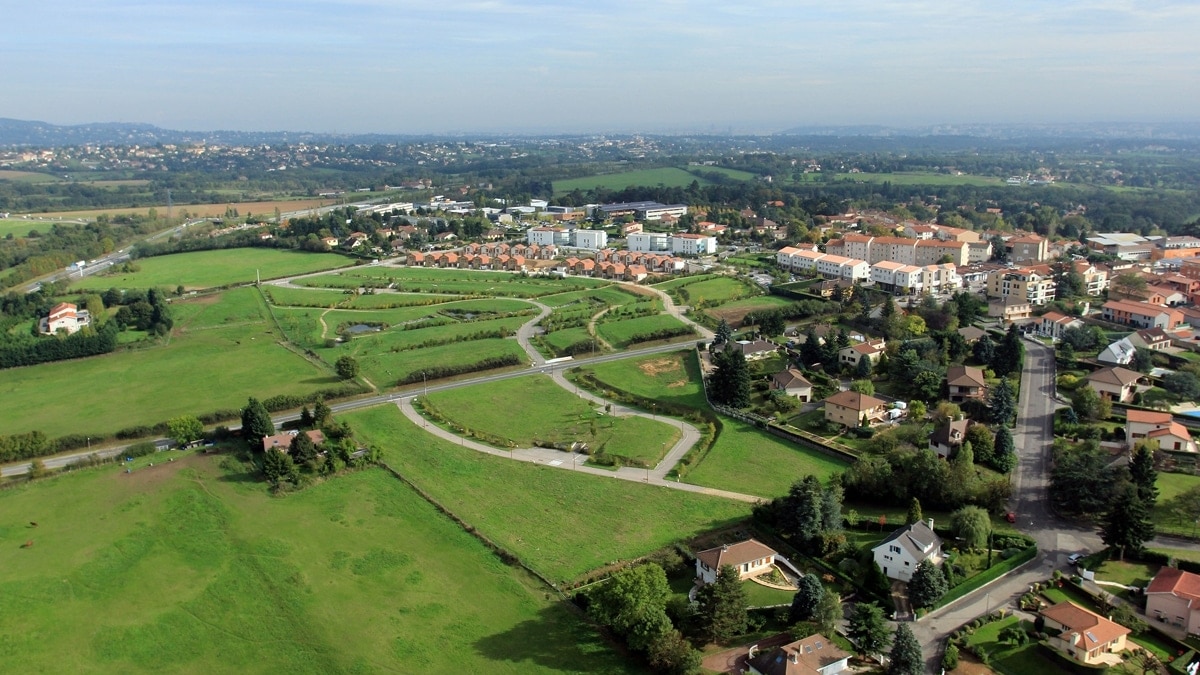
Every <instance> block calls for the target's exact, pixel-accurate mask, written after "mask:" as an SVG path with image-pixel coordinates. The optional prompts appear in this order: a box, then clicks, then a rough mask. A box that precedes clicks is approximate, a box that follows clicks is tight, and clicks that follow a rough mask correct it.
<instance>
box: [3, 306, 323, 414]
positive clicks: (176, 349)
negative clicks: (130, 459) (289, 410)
mask: <svg viewBox="0 0 1200 675" xmlns="http://www.w3.org/2000/svg"><path fill="white" fill-rule="evenodd" d="M255 295H256V293H255V291H254V290H253V289H239V290H236V291H230V292H227V293H224V294H222V295H220V296H210V297H207V298H203V299H199V300H195V301H187V302H176V303H174V304H173V307H174V308H176V316H177V318H176V327H175V335H174V337H172V339H171V341H170V343H169V344H165V345H156V346H151V347H148V348H145V349H138V350H133V351H126V352H116V353H113V354H108V355H105V356H97V357H93V358H88V359H79V360H72V361H57V362H54V363H44V364H41V365H38V366H32V367H28V368H12V369H9V370H5V371H4V376H3V377H2V378H0V408H2V409H3V410H4V411H5V414H4V415H3V416H2V417H0V434H12V433H21V432H26V431H31V430H34V429H39V430H41V431H43V432H45V433H46V434H47V435H48V436H50V437H52V438H53V437H57V436H62V435H65V434H69V433H80V434H97V435H99V434H108V433H112V432H115V431H117V430H119V429H122V428H125V427H129V426H134V425H140V424H155V423H157V422H162V421H165V420H167V419H170V418H171V417H175V416H178V415H182V414H201V413H207V412H211V411H214V410H219V409H232V408H240V407H241V406H243V405H245V403H246V397H247V396H250V395H253V396H257V397H259V398H266V397H269V396H273V395H277V394H296V395H304V394H309V393H312V392H314V391H317V390H320V389H325V388H329V387H332V386H335V385H337V383H338V382H339V380H338V379H337V377H336V376H334V375H333V374H332V372H330V371H327V370H324V369H321V368H318V367H316V366H314V365H313V364H311V363H309V362H308V361H306V360H305V359H304V358H303V357H301V356H299V355H297V354H295V353H294V352H292V351H289V350H288V349H286V348H284V347H283V346H281V345H279V344H277V341H278V340H279V339H280V336H279V335H278V334H277V332H276V331H275V330H274V328H273V327H272V325H271V323H270V321H269V320H268V319H266V318H265V315H264V312H265V310H262V309H261V307H262V305H261V302H260V301H258V300H257V298H256V297H255Z"/></svg>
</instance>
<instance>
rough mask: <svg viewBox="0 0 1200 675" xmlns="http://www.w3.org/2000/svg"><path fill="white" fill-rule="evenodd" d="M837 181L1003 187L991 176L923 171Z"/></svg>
mask: <svg viewBox="0 0 1200 675" xmlns="http://www.w3.org/2000/svg"><path fill="white" fill-rule="evenodd" d="M834 179H835V180H838V181H844V180H849V181H856V182H866V183H885V182H886V183H891V184H892V185H977V186H987V185H1003V184H1004V179H1003V178H995V177H992V176H972V175H969V174H964V175H962V176H954V175H951V174H948V173H930V172H923V171H897V172H895V173H839V174H836V175H835V176H834Z"/></svg>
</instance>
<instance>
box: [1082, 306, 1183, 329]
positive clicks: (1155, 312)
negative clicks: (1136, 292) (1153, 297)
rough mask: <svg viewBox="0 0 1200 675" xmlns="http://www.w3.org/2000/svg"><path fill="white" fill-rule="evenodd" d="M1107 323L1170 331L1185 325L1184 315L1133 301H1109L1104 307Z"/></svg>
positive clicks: (1104, 316) (1174, 310) (1173, 310)
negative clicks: (1182, 324)
mask: <svg viewBox="0 0 1200 675" xmlns="http://www.w3.org/2000/svg"><path fill="white" fill-rule="evenodd" d="M1102 309H1103V318H1104V320H1105V321H1111V322H1113V323H1120V324H1124V325H1127V326H1134V327H1137V328H1155V327H1157V328H1165V329H1167V330H1170V329H1172V328H1175V327H1176V326H1178V325H1179V324H1181V323H1183V313H1182V312H1180V311H1179V310H1177V309H1169V308H1167V307H1161V306H1159V305H1151V304H1148V303H1145V302H1134V301H1132V300H1109V301H1108V302H1106V303H1104V306H1103V308H1102Z"/></svg>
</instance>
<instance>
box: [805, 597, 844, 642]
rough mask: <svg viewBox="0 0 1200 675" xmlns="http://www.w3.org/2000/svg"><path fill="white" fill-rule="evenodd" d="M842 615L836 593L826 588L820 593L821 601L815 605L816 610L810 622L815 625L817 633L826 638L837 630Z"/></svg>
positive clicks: (839, 599) (840, 604)
mask: <svg viewBox="0 0 1200 675" xmlns="http://www.w3.org/2000/svg"><path fill="white" fill-rule="evenodd" d="M842 614H843V612H842V599H841V597H839V596H838V594H837V591H835V590H833V589H831V588H826V589H825V590H824V591H822V593H821V601H820V602H818V603H817V608H816V610H814V611H813V615H812V622H813V623H814V624H816V626H817V632H819V633H820V634H821V635H825V636H827V637H828V636H830V635H833V633H834V631H835V630H837V626H838V623H839V622H841V620H842Z"/></svg>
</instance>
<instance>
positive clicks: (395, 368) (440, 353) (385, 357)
mask: <svg viewBox="0 0 1200 675" xmlns="http://www.w3.org/2000/svg"><path fill="white" fill-rule="evenodd" d="M370 340H371V338H369V337H365V338H358V339H355V340H354V341H352V342H351V343H350V345H349V346H339V347H334V348H333V349H320V350H317V354H318V355H319V356H320V357H321V358H322V359H323V360H325V361H326V362H328V363H335V362H337V360H338V357H340V356H341V355H342V354H344V353H349V354H351V355H352V356H354V357H355V358H357V359H358V364H359V366H360V367H361V369H362V374H363V376H364V377H366V378H368V379H370V380H371V382H372V383H374V384H375V386H377V387H390V386H394V385H395V383H396V382H397V381H399V380H401V379H403V378H405V377H408V376H409V375H412V374H413V373H420V372H421V371H423V370H426V369H429V368H441V367H449V366H460V365H466V364H472V363H479V362H481V361H483V360H486V359H493V358H501V357H504V356H508V355H513V356H516V357H518V358H519V359H521V363H528V360H529V359H528V356H527V355H526V354H525V350H523V349H521V345H519V344H517V341H516V340H515V339H512V338H489V339H486V340H472V341H471V342H458V343H455V344H448V345H439V346H437V347H425V348H423V349H410V350H407V351H402V352H392V351H389V350H387V349H380V348H378V344H372V343H370V342H369V341H370Z"/></svg>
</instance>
